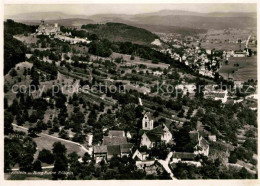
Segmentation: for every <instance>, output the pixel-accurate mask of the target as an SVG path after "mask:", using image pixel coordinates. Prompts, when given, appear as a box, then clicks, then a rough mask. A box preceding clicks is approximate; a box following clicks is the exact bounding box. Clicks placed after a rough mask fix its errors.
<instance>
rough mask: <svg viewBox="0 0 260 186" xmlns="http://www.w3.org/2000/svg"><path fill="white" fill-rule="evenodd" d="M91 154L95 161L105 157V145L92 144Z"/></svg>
mask: <svg viewBox="0 0 260 186" xmlns="http://www.w3.org/2000/svg"><path fill="white" fill-rule="evenodd" d="M93 156H94V158H95V159H96V162H100V161H101V160H102V159H105V160H106V158H107V145H101V146H97V145H96V146H94V147H93Z"/></svg>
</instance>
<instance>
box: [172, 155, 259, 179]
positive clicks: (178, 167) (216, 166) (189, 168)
mask: <svg viewBox="0 0 260 186" xmlns="http://www.w3.org/2000/svg"><path fill="white" fill-rule="evenodd" d="M201 158H202V166H201V167H196V166H194V165H187V164H184V163H177V164H175V166H174V167H172V169H173V174H174V176H175V177H176V178H177V179H256V177H257V175H253V174H251V173H249V172H248V171H247V170H246V169H245V168H242V169H240V170H233V171H230V170H228V169H227V168H226V167H225V166H223V165H222V164H221V163H220V161H219V159H216V160H214V161H213V160H208V159H207V158H206V157H201Z"/></svg>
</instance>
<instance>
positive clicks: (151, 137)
mask: <svg viewBox="0 0 260 186" xmlns="http://www.w3.org/2000/svg"><path fill="white" fill-rule="evenodd" d="M146 136H147V137H148V138H149V140H150V141H151V142H157V141H160V140H161V138H160V136H158V135H156V134H154V133H152V132H150V131H149V132H147V133H146Z"/></svg>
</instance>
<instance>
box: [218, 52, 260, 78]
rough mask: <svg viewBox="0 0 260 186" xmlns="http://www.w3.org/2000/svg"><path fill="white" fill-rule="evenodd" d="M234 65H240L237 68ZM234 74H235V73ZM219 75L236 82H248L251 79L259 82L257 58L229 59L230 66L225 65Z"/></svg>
mask: <svg viewBox="0 0 260 186" xmlns="http://www.w3.org/2000/svg"><path fill="white" fill-rule="evenodd" d="M234 64H239V66H238V67H235V66H234ZM233 72H234V73H233ZM219 74H220V75H222V76H223V77H224V78H228V74H229V77H230V78H233V79H234V80H240V81H247V80H249V79H254V80H257V56H252V57H242V58H234V57H231V58H229V63H228V65H225V64H224V65H223V66H222V67H221V68H220V70H219Z"/></svg>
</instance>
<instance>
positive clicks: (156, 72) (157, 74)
mask: <svg viewBox="0 0 260 186" xmlns="http://www.w3.org/2000/svg"><path fill="white" fill-rule="evenodd" d="M162 74H163V72H160V71H158V70H157V71H155V72H153V75H155V76H161V75H162Z"/></svg>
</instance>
